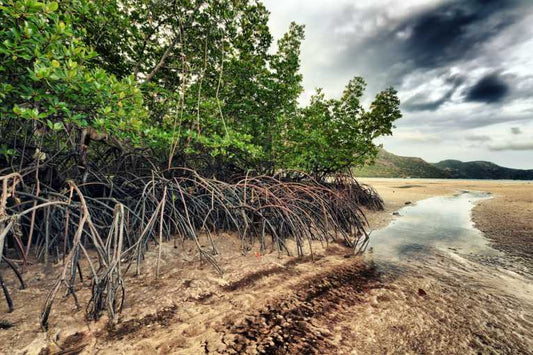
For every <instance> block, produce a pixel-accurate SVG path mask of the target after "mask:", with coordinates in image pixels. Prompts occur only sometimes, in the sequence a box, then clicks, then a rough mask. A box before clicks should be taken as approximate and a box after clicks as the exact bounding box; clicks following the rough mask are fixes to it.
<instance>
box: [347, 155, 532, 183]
mask: <svg viewBox="0 0 533 355" xmlns="http://www.w3.org/2000/svg"><path fill="white" fill-rule="evenodd" d="M354 173H355V175H356V176H360V177H399V178H407V177H411V178H449V179H494V180H499V179H508V180H533V170H520V169H510V168H504V167H502V166H499V165H496V164H494V163H491V162H487V161H472V162H462V161H459V160H443V161H441V162H438V163H428V162H426V161H425V160H423V159H421V158H416V157H401V156H398V155H394V154H392V153H389V152H387V151H386V150H384V149H381V150H380V152H379V154H378V156H377V158H376V162H375V164H374V165H370V166H365V167H363V168H358V169H355V170H354Z"/></svg>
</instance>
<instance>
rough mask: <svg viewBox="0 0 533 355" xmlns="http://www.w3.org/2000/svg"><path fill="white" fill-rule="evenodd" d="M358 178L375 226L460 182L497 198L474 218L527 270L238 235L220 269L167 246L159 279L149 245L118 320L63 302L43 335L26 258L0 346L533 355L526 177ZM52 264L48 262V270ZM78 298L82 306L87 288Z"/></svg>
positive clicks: (443, 255) (37, 272)
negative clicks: (250, 247)
mask: <svg viewBox="0 0 533 355" xmlns="http://www.w3.org/2000/svg"><path fill="white" fill-rule="evenodd" d="M366 181H367V182H370V183H371V184H372V185H374V186H375V187H376V189H377V190H378V191H379V192H380V193H381V194H382V196H383V197H384V199H385V201H386V210H385V211H384V212H380V213H373V212H369V213H368V217H369V221H370V224H371V228H374V229H377V228H380V227H383V226H385V225H387V224H388V222H389V221H390V220H391V219H392V218H394V216H393V215H392V212H393V211H395V210H397V209H399V208H401V207H403V206H404V204H405V203H406V202H411V203H415V202H416V201H417V200H421V199H424V198H428V197H431V196H435V195H448V194H453V193H455V192H456V191H458V190H462V189H469V190H478V191H489V192H492V193H493V194H494V199H492V200H486V201H483V202H481V203H480V204H479V205H478V206H477V207H476V208H475V210H474V219H475V221H476V224H477V225H478V226H479V228H480V229H481V230H484V231H486V232H487V235H488V237H490V238H491V240H492V242H493V244H494V246H495V247H496V248H498V249H500V250H503V251H505V252H506V253H507V254H508V255H509V258H513V259H512V260H515V259H516V260H518V261H517V262H520V263H522V264H523V265H525V267H524V270H525V273H524V274H522V275H518V274H516V273H515V272H513V271H508V270H500V269H495V268H494V267H493V266H490V265H485V264H479V263H476V262H475V261H472V260H470V259H467V258H463V257H462V256H461V255H458V254H454V253H452V252H443V251H438V252H435V253H434V254H432V255H430V256H428V257H427V258H424V260H417V259H413V260H410V261H409V262H408V263H403V264H395V263H387V262H386V261H385V262H384V261H379V262H377V261H375V260H374V259H373V257H372V255H366V256H365V257H363V258H347V257H346V255H347V254H348V251H347V250H346V249H345V248H344V246H342V245H341V244H330V245H315V246H314V250H315V257H314V258H311V257H305V258H301V259H300V258H294V257H287V256H282V257H279V256H278V255H277V253H274V252H272V253H267V254H266V255H262V254H260V253H258V252H256V251H252V252H250V253H249V254H247V255H245V256H243V255H240V253H239V252H238V250H239V246H240V242H239V241H238V240H236V239H234V238H233V237H232V236H229V235H221V236H219V237H218V241H217V246H218V247H219V249H220V251H221V255H220V256H219V263H220V264H221V265H222V267H223V269H224V271H225V273H224V276H223V277H221V276H219V275H218V274H217V273H216V272H215V270H213V269H212V267H211V266H210V265H208V264H202V263H201V262H200V260H199V259H198V256H197V255H196V253H195V249H194V246H193V245H185V246H183V247H180V248H178V249H175V248H173V247H172V246H171V245H167V246H165V249H164V252H163V265H162V275H163V276H162V277H161V278H160V279H156V278H155V275H154V272H155V259H156V252H155V251H153V252H151V254H150V255H149V256H148V258H147V261H146V263H145V264H143V265H144V269H143V275H142V276H141V277H137V278H136V277H133V276H127V278H126V284H127V289H128V293H127V296H126V297H127V298H126V304H125V308H124V312H123V314H122V319H121V322H120V323H118V324H116V325H110V324H108V322H107V319H106V318H105V317H103V318H102V319H101V320H99V321H98V322H85V320H84V309H81V310H77V309H76V307H75V305H74V302H73V301H72V299H70V298H59V299H58V300H57V302H56V305H55V308H54V310H53V312H52V315H51V318H50V323H51V324H50V329H49V330H48V331H47V332H43V331H42V330H40V329H39V326H38V322H39V312H40V308H41V306H42V303H43V301H44V297H45V295H46V286H49V285H50V283H51V282H52V278H51V276H50V274H51V273H50V272H49V271H50V270H49V271H47V272H45V270H43V269H42V267H41V266H38V265H34V266H31V267H30V269H29V270H28V271H27V272H26V273H25V278H26V281H27V283H28V286H29V287H28V289H27V290H16V283H15V280H14V279H13V278H12V277H11V275H10V274H9V273H8V272H7V271H6V272H4V275H6V276H9V279H8V286H9V287H10V289H11V290H13V299H14V302H15V311H14V312H12V313H6V311H7V307H6V306H5V304H4V303H3V302H0V321H3V323H2V322H0V353H6V354H16V353H27V354H39V353H40V354H47V353H48V354H75V353H83V354H135V353H142V354H175V353H178V354H180V353H182V354H202V353H250V354H253V353H280V354H283V353H291V354H293V353H317V354H318V353H320V354H324V353H332V354H342V353H344V354H351V353H353V354H379V353H402V354H403V353H455V354H466V353H475V354H477V353H483V354H485V353H487V354H489V353H508V354H517V353H531V351H532V350H531V349H533V286H532V282H531V278H529V276H528V275H531V274H528V272H529V269H528V268H527V265H530V264H528V263H529V262H530V261H531V253H530V251H531V244H528V243H531V239H532V238H533V236H532V234H531V230H532V229H531V228H532V225H533V218H531V217H532V215H531V213H532V204H533V184H530V183H529V184H528V183H512V182H510V183H507V182H504V183H501V182H478V181H476V182H473V181H434V180H382V179H375V180H374V179H372V180H369V179H366ZM527 248H529V249H527ZM524 249H527V250H526V251H524ZM528 251H529V252H528ZM507 254H506V255H507ZM59 268H60V265H58V266H53V267H52V269H53V271H55V272H56V273H57V272H58V270H59ZM78 294H79V297H80V302H81V304H85V303H86V301H87V299H88V296H89V293H88V290H87V289H86V288H85V289H83V288H81V289H80V290H79V291H78ZM2 324H6V325H12V326H11V327H9V326H5V327H4V326H2ZM4 328H5V329H4Z"/></svg>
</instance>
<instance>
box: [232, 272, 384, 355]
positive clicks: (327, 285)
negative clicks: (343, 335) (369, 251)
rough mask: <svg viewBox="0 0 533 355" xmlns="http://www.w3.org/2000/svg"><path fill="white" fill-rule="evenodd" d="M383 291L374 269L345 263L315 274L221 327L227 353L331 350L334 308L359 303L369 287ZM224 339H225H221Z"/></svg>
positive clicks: (314, 352) (332, 349)
mask: <svg viewBox="0 0 533 355" xmlns="http://www.w3.org/2000/svg"><path fill="white" fill-rule="evenodd" d="M379 287H382V283H381V281H380V277H379V274H378V272H377V271H376V269H375V267H372V266H364V265H362V264H361V263H350V264H348V265H346V266H342V267H338V268H335V269H334V270H332V271H328V272H326V273H322V274H319V275H317V276H314V277H312V278H311V279H308V280H307V281H305V282H303V283H302V284H300V285H298V286H297V287H295V290H294V292H293V293H291V294H290V296H286V297H283V298H280V299H277V300H275V301H273V302H272V303H270V304H269V305H267V306H266V307H264V308H263V309H260V310H259V311H257V312H256V314H255V315H252V316H249V317H246V318H245V320H244V321H242V322H240V323H237V324H231V323H227V324H225V327H226V328H227V330H226V335H228V334H234V339H233V341H232V343H230V344H227V345H228V352H229V353H257V352H259V353H265V354H288V353H291V354H294V353H298V354H319V353H324V352H325V351H328V352H332V351H334V350H335V345H334V344H333V343H332V342H331V341H330V339H331V338H332V336H333V334H332V333H331V332H330V331H329V330H327V328H331V327H328V324H334V323H335V321H336V315H337V314H338V313H340V312H338V309H339V308H341V307H342V308H345V307H351V306H354V305H356V304H358V303H361V302H362V301H363V297H362V296H363V294H364V293H365V292H366V291H368V290H369V289H373V288H379ZM226 338H227V337H226Z"/></svg>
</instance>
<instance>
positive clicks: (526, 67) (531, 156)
mask: <svg viewBox="0 0 533 355" xmlns="http://www.w3.org/2000/svg"><path fill="white" fill-rule="evenodd" d="M263 3H264V4H265V6H266V7H267V8H268V9H269V10H270V12H271V15H270V27H271V31H272V34H273V35H274V37H275V38H276V39H278V38H280V37H281V36H282V35H283V33H284V32H286V31H287V29H288V27H289V24H290V22H291V21H295V22H297V23H299V24H303V25H305V26H306V39H305V41H304V43H303V44H302V55H301V61H302V63H301V64H302V68H301V72H302V74H303V76H304V79H303V85H304V89H305V92H304V93H303V95H302V97H301V100H300V101H301V102H302V103H306V102H308V100H309V98H310V96H311V95H312V94H313V93H314V91H315V89H316V88H323V89H324V92H325V93H326V94H327V95H329V96H331V97H338V96H339V95H340V94H341V92H342V90H343V88H344V86H345V85H346V83H347V82H348V80H349V79H351V78H352V77H353V76H362V77H363V78H365V80H366V81H367V83H368V88H367V97H366V98H365V100H366V102H367V103H370V102H371V100H372V98H373V97H374V96H375V94H376V93H378V92H379V91H380V90H383V89H385V88H387V87H389V86H393V87H394V88H396V89H397V90H398V93H399V97H400V100H401V102H402V105H401V108H402V112H403V118H401V119H400V120H398V121H397V122H396V124H395V125H396V128H395V129H394V131H393V136H392V137H386V138H381V139H380V140H379V141H378V143H381V144H383V146H384V148H385V149H387V150H388V151H390V152H392V153H394V154H398V155H405V156H417V157H421V158H423V159H425V160H427V161H429V162H437V161H440V160H444V159H458V160H462V161H472V160H488V161H493V162H495V163H497V164H499V165H502V166H507V167H514V168H529V169H533V0H379V1H376V0H263Z"/></svg>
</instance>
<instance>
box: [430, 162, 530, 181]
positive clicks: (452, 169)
mask: <svg viewBox="0 0 533 355" xmlns="http://www.w3.org/2000/svg"><path fill="white" fill-rule="evenodd" d="M433 165H434V166H435V167H437V168H439V169H442V170H443V171H445V172H446V173H447V174H449V175H450V177H451V178H453V179H494V180H499V179H506V180H533V170H520V169H511V168H504V167H502V166H499V165H496V164H494V163H491V162H488V161H470V162H462V161H459V160H443V161H441V162H438V163H435V164H433Z"/></svg>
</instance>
